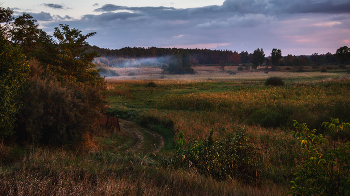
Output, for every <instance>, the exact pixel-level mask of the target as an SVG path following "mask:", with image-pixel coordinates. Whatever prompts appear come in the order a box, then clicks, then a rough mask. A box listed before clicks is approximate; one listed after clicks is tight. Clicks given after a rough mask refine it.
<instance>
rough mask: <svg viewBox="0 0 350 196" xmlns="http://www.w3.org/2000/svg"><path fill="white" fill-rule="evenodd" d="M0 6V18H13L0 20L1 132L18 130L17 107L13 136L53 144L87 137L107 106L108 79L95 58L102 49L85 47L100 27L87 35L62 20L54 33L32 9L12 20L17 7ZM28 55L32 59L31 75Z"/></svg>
mask: <svg viewBox="0 0 350 196" xmlns="http://www.w3.org/2000/svg"><path fill="white" fill-rule="evenodd" d="M0 8H1V7H0ZM8 10H9V9H8ZM0 11H1V12H0V14H1V15H0V19H1V21H0V22H6V23H8V24H10V23H11V25H5V27H6V28H2V26H0V27H1V28H0V33H1V35H0V37H1V38H0V39H1V45H0V47H1V50H0V52H1V53H0V55H1V56H0V59H1V72H0V74H1V75H0V77H1V83H0V85H1V88H0V91H1V96H0V99H1V106H0V107H1V118H2V119H1V124H0V129H1V131H0V137H1V138H2V137H3V136H9V135H11V133H13V128H14V126H12V125H13V123H14V120H15V118H14V115H16V113H18V116H19V117H18V123H16V124H18V125H19V126H17V127H16V128H15V131H14V133H16V134H15V135H12V139H18V140H19V141H32V142H40V143H45V144H52V145H53V144H59V145H62V144H67V143H73V142H77V141H82V137H83V134H85V133H88V134H91V133H93V131H95V130H96V129H95V127H94V126H95V124H96V123H97V121H98V119H99V117H100V116H101V114H102V113H104V112H105V106H106V101H105V100H106V94H105V90H106V84H105V81H104V79H103V78H101V77H100V75H99V74H98V72H97V71H96V70H95V69H94V68H95V66H96V65H94V64H92V60H93V59H94V57H96V56H97V53H96V52H87V51H86V50H87V46H88V43H87V42H86V41H85V40H86V39H87V38H89V37H91V36H93V35H94V34H95V33H88V34H87V35H82V34H81V31H80V30H77V29H75V28H69V26H68V25H60V27H56V28H55V30H54V33H53V36H50V35H47V33H46V32H44V31H42V30H40V29H38V25H36V24H35V23H36V20H35V19H33V17H32V16H30V15H29V14H23V15H22V16H18V17H17V18H16V19H15V20H14V21H13V22H11V21H12V20H13V17H12V16H11V15H12V13H13V12H11V11H6V10H5V9H3V8H1V10H0ZM3 18H6V21H3ZM13 45H14V46H13ZM21 51H22V52H23V53H24V54H25V55H26V56H24V55H22V54H21ZM26 58H27V59H33V60H31V67H30V69H31V73H30V74H29V77H28V73H29V65H28V64H27V62H26V61H25V59H26ZM34 59H35V60H34ZM26 80H28V82H27V83H26ZM24 86H26V89H24V88H23V87H24ZM22 91H23V95H22V94H21V93H22ZM3 94H4V96H3ZM20 101H22V102H23V106H22V107H21V110H19V106H20ZM3 103H4V104H3ZM3 110H4V115H3ZM3 117H4V118H3ZM3 122H6V123H3ZM3 126H4V128H3ZM5 128H6V129H5ZM12 141H13V140H12Z"/></svg>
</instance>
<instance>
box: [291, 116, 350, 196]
mask: <svg viewBox="0 0 350 196" xmlns="http://www.w3.org/2000/svg"><path fill="white" fill-rule="evenodd" d="M294 126H295V128H296V131H295V132H292V133H293V136H294V137H295V138H296V139H297V140H299V141H300V143H301V146H302V148H303V150H304V155H305V156H306V157H307V158H306V159H305V160H304V161H302V164H301V165H300V168H299V171H298V172H297V173H296V178H295V180H294V181H292V184H293V186H292V188H291V191H290V192H289V193H290V194H293V195H349V193H350V170H349V168H350V143H345V144H343V145H341V146H336V145H335V144H334V143H333V144H331V143H327V139H326V138H324V137H323V136H322V135H321V134H320V135H317V134H316V132H317V130H315V129H314V130H310V129H309V128H308V127H307V126H306V124H305V123H303V124H299V123H298V122H297V121H294ZM322 126H324V127H325V128H326V129H327V130H328V131H329V132H337V131H339V130H342V129H344V127H347V128H349V127H350V124H349V123H341V124H340V123H339V120H338V119H331V122H324V123H323V124H322Z"/></svg>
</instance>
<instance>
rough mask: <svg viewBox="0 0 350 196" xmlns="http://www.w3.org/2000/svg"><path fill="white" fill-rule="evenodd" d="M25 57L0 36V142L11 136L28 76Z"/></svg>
mask: <svg viewBox="0 0 350 196" xmlns="http://www.w3.org/2000/svg"><path fill="white" fill-rule="evenodd" d="M29 71H30V69H29V65H28V63H27V62H26V60H25V56H24V55H23V54H22V53H21V52H20V49H19V48H18V47H16V46H12V45H11V44H10V43H9V42H8V41H7V40H6V39H4V35H3V34H1V35H0V140H1V139H3V138H4V137H6V136H10V135H12V134H13V128H14V126H15V124H14V123H15V121H16V115H17V113H18V112H19V109H20V107H21V102H20V99H21V96H22V93H23V91H24V88H25V84H26V80H27V77H28V74H29Z"/></svg>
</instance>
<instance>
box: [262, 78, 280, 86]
mask: <svg viewBox="0 0 350 196" xmlns="http://www.w3.org/2000/svg"><path fill="white" fill-rule="evenodd" d="M269 85H271V86H283V85H284V82H283V80H282V78H281V77H270V78H268V79H267V80H266V81H265V86H269Z"/></svg>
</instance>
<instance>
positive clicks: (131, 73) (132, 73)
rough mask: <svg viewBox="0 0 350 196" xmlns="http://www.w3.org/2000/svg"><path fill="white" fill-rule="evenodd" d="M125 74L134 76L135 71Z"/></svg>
mask: <svg viewBox="0 0 350 196" xmlns="http://www.w3.org/2000/svg"><path fill="white" fill-rule="evenodd" d="M127 75H128V76H136V73H135V72H128V74H127Z"/></svg>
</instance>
